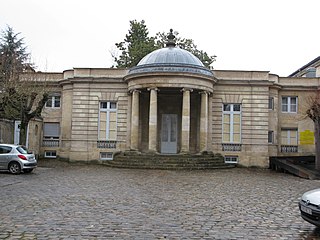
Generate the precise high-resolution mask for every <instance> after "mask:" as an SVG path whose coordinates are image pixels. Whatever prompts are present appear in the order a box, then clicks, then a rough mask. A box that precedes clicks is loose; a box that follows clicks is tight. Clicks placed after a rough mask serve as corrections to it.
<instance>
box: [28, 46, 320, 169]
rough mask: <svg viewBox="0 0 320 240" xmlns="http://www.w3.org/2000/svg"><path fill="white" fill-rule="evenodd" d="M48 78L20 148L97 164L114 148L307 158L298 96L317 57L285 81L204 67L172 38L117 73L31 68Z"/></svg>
mask: <svg viewBox="0 0 320 240" xmlns="http://www.w3.org/2000/svg"><path fill="white" fill-rule="evenodd" d="M37 74H38V75H39V76H38V77H39V78H43V79H46V81H48V82H50V83H51V84H52V90H51V95H50V99H49V101H48V102H47V104H46V106H45V109H44V110H43V120H42V121H33V122H31V123H30V125H29V137H28V145H29V148H30V149H31V150H34V151H35V152H36V153H38V154H40V155H41V156H43V157H45V158H55V157H59V158H62V159H68V160H70V161H107V160H112V159H113V157H114V154H115V153H116V152H125V151H137V152H142V153H148V154H151V155H152V154H158V155H159V154H160V155H168V156H169V157H170V156H175V155H182V154H193V155H197V154H203V153H208V152H209V153H211V152H213V153H220V154H221V155H222V156H223V157H224V159H225V161H226V162H228V163H237V164H239V165H242V166H259V167H268V166H269V157H270V156H297V155H312V154H314V136H313V131H314V130H313V129H314V127H313V123H312V121H311V120H310V119H308V118H306V116H305V111H306V109H307V107H308V99H309V97H310V96H312V95H313V94H314V93H315V90H317V89H318V87H319V76H320V59H319V58H317V59H315V60H314V61H312V62H310V63H309V64H307V65H305V66H304V67H303V68H301V69H299V71H296V72H295V73H293V74H292V75H290V76H289V77H279V76H278V75H275V74H271V73H269V72H267V71H232V70H209V69H207V68H206V67H204V65H203V64H202V63H201V61H200V60H199V59H198V58H196V57H195V56H194V55H192V54H191V53H190V52H188V51H185V50H183V49H180V48H178V47H176V46H175V44H174V43H173V42H168V44H167V46H166V47H165V48H162V49H159V50H156V51H154V52H152V53H150V54H148V55H147V56H145V57H144V58H143V59H142V60H141V61H140V62H139V64H138V65H137V66H136V67H133V68H131V69H129V70H125V69H108V68H106V69H93V68H74V69H72V70H66V71H64V72H63V73H37Z"/></svg>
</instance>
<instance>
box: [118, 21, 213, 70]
mask: <svg viewBox="0 0 320 240" xmlns="http://www.w3.org/2000/svg"><path fill="white" fill-rule="evenodd" d="M148 34H149V32H148V29H147V26H146V25H145V21H144V20H142V21H141V22H137V21H136V20H134V21H130V29H129V33H128V34H127V35H126V37H125V39H124V41H123V42H120V43H116V44H115V45H116V47H117V48H118V50H119V51H120V52H121V54H120V56H119V57H116V56H113V57H114V60H115V62H116V67H118V68H121V67H125V68H130V67H134V66H136V65H137V64H138V63H139V61H140V60H141V59H142V58H143V57H144V56H146V55H147V54H148V53H150V52H152V51H154V50H156V49H160V48H163V47H165V46H166V43H167V42H168V39H167V36H168V34H167V33H164V32H162V33H160V32H159V33H157V34H156V36H155V37H148ZM174 34H175V36H176V38H175V41H176V45H177V46H178V47H180V48H182V49H185V50H187V51H189V52H191V53H192V54H193V55H195V56H196V57H198V58H199V59H200V61H201V62H202V63H203V64H204V65H205V66H206V67H209V66H210V65H211V64H212V63H213V62H214V61H215V59H216V56H209V55H208V54H207V52H205V51H203V50H199V49H197V46H196V45H195V43H194V41H193V40H192V39H185V38H180V37H177V35H178V34H179V33H178V32H175V33H174Z"/></svg>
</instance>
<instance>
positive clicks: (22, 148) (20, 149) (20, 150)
mask: <svg viewBox="0 0 320 240" xmlns="http://www.w3.org/2000/svg"><path fill="white" fill-rule="evenodd" d="M17 150H18V152H19V153H21V154H27V153H28V150H27V149H26V148H25V147H22V146H21V147H17Z"/></svg>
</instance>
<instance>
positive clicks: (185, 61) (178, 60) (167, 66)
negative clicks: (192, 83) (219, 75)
mask: <svg viewBox="0 0 320 240" xmlns="http://www.w3.org/2000/svg"><path fill="white" fill-rule="evenodd" d="M153 72H155V73H157V72H177V73H195V74H201V75H206V76H210V77H212V76H213V73H212V72H211V71H210V70H209V69H207V68H206V67H205V66H204V65H203V63H202V62H201V61H200V60H199V59H198V58H197V57H196V56H194V55H193V54H192V53H190V52H188V51H186V50H184V49H181V48H177V47H174V46H170V47H165V48H161V49H158V50H155V51H153V52H151V53H149V54H148V55H146V56H145V57H144V58H143V59H141V61H140V62H139V63H138V65H137V66H136V67H133V68H131V69H130V70H129V73H128V74H129V75H131V74H135V73H153Z"/></svg>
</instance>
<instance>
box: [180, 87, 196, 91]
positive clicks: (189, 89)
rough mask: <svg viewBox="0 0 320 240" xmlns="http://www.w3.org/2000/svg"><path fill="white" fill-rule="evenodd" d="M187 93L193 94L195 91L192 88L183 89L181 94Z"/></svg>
mask: <svg viewBox="0 0 320 240" xmlns="http://www.w3.org/2000/svg"><path fill="white" fill-rule="evenodd" d="M187 91H189V92H193V89H192V88H182V89H181V90H180V92H187Z"/></svg>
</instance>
